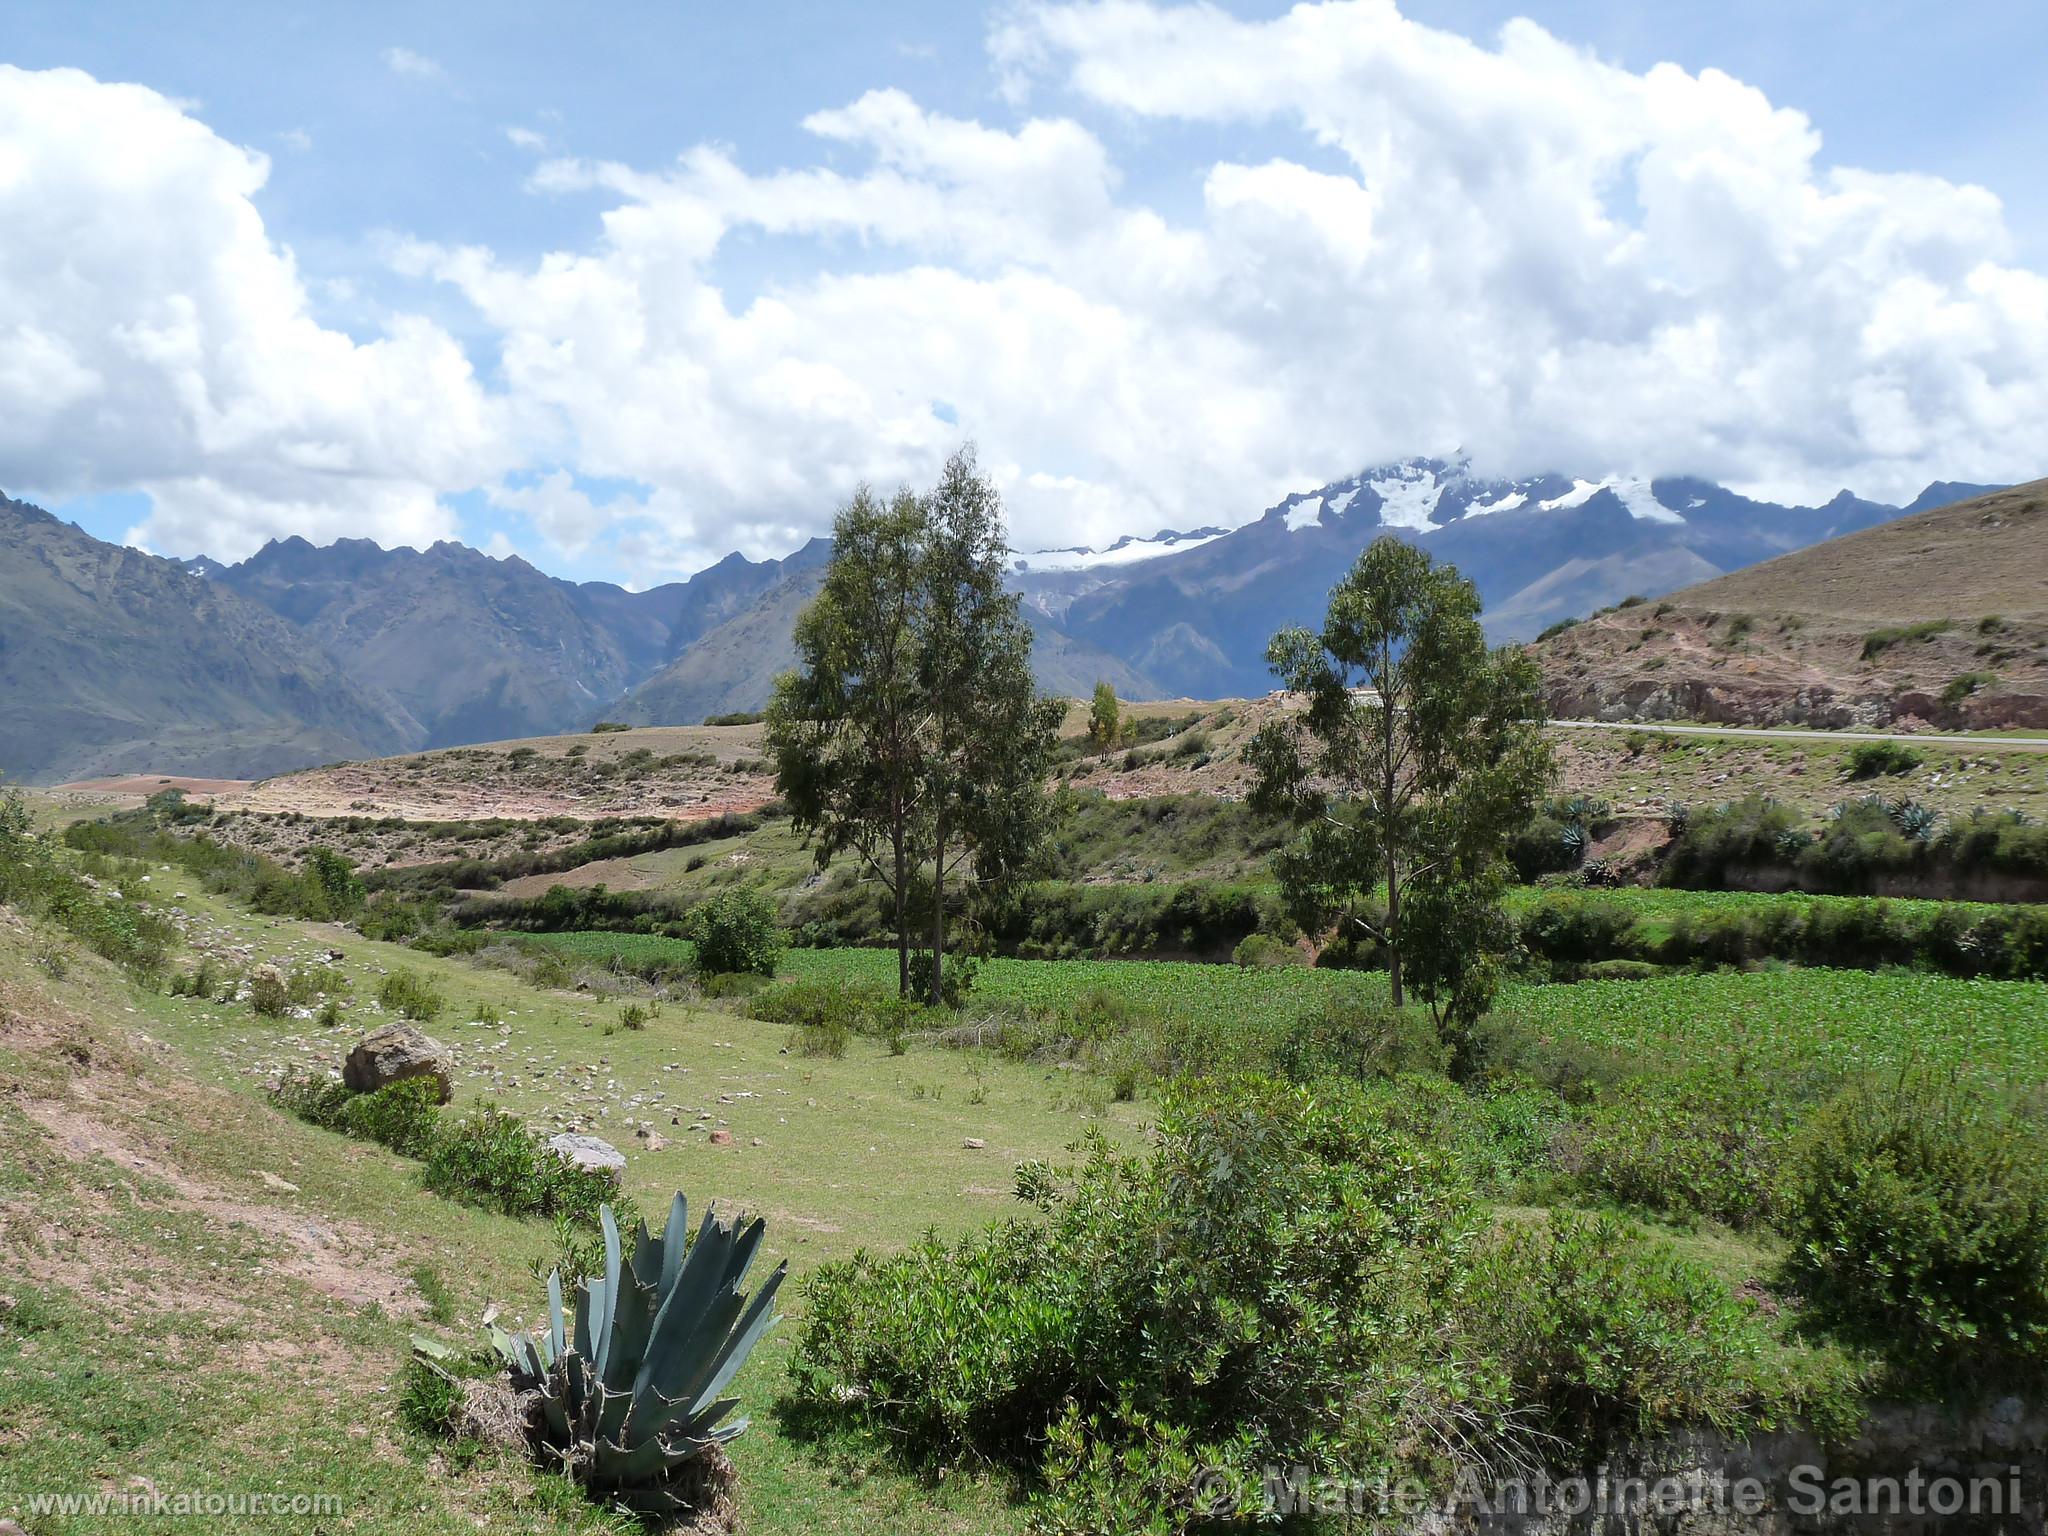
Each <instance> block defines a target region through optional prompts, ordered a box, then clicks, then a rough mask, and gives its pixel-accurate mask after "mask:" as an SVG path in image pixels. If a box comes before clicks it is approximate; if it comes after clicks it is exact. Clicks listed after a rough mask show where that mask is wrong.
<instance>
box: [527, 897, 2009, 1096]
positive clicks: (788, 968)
mask: <svg viewBox="0 0 2048 1536" xmlns="http://www.w3.org/2000/svg"><path fill="white" fill-rule="evenodd" d="M1644 894H1646V895H1649V896H1653V897H1654V896H1656V895H1659V894H1661V893H1644ZM1745 899H1752V900H1753V899H1763V900H1770V899H1774V898H1768V897H1766V898H1745ZM545 942H547V943H550V944H552V945H555V946H558V947H559V948H561V949H562V950H564V951H566V952H568V953H569V954H570V955H572V956H574V957H576V958H578V959H581V960H583V961H585V962H587V963H593V964H603V963H605V962H607V961H608V960H610V959H611V958H612V957H613V956H618V957H619V958H620V959H621V960H622V961H623V962H624V963H625V964H627V965H632V966H639V965H643V964H645V963H648V962H664V961H666V962H672V963H674V964H676V965H677V966H679V967H680V966H683V965H687V963H688V960H689V955H690V949H689V946H688V944H687V943H685V942H683V941H680V940H675V939H663V938H656V937H651V936H647V935H638V934H614V933H567V934H553V935H548V936H546V938H545ZM782 971H783V973H784V974H786V975H789V976H791V977H795V978H799V979H807V980H839V981H846V982H867V983H872V984H876V985H882V986H887V985H890V984H892V983H893V981H894V979H895V973H896V956H895V953H894V951H892V950H875V949H813V950H791V951H789V952H788V953H787V954H786V955H785V956H784V957H783V961H782ZM1384 984H1385V983H1384V977H1382V976H1380V975H1378V974H1374V973H1363V974H1361V973H1347V972H1342V971H1318V970H1309V969H1305V968H1280V969H1274V970H1248V969H1241V968H1239V967H1237V966H1232V965H1195V964H1186V963H1174V962H1145V961H1119V960H1012V959H992V960H985V961H983V962H981V964H980V967H979V970H978V973H977V977H976V981H975V987H974V997H975V1000H976V1002H978V1003H981V1004H985V1005H989V1006H1003V1005H1015V1006H1023V1007H1027V1008H1043V1009H1066V1008H1070V1007H1072V1006H1073V1005H1074V1004H1075V1003H1076V1002H1077V1001H1079V1000H1080V999H1081V998H1083V997H1084V996H1086V995H1087V994H1089V993H1091V992H1098V991H1106V992H1109V993H1112V994H1115V995H1117V996H1119V997H1122V998H1124V999H1126V1000H1128V1001H1129V1002H1131V1003H1132V1004H1134V1005H1136V1006H1138V1007H1140V1008H1142V1009H1144V1010H1146V1011H1148V1012H1151V1013H1153V1014H1156V1015H1159V1016H1161V1017H1171V1018H1177V1019H1181V1020H1184V1021H1186V1022H1188V1023H1190V1024H1197V1025H1202V1026H1207V1027H1210V1028H1213V1029H1214V1030H1216V1031H1217V1033H1218V1035H1219V1037H1222V1036H1227V1035H1228V1034H1229V1033H1230V1032H1232V1031H1234V1030H1237V1029H1241V1028H1256V1027H1258V1026H1259V1025H1260V1024H1261V1023H1264V1022H1270V1021H1275V1020H1282V1019H1288V1018H1292V1017H1294V1016H1296V1015H1297V1014H1299V1013H1300V1012H1301V1011H1302V1010H1304V1009H1305V1008H1307V1007H1310V1006H1313V1005H1316V1004H1318V1003H1320V1002H1321V1001H1322V1000H1323V999H1324V998H1326V997H1327V996H1328V995H1329V994H1330V993H1331V992H1333V991H1335V990H1337V989H1351V990H1354V991H1357V992H1360V993H1367V994H1370V993H1375V992H1383V990H1384ZM1498 1006H1499V1011H1500V1012H1501V1013H1502V1014H1504V1015H1506V1016H1508V1017H1510V1018H1512V1019H1514V1020H1515V1021H1517V1022H1518V1023H1519V1024H1520V1025H1521V1026H1522V1027H1523V1028H1524V1029H1525V1030H1527V1031H1529V1032H1530V1033H1532V1034H1533V1035H1534V1036H1536V1037H1538V1038H1550V1039H1567V1040H1578V1041H1581V1042H1583V1043H1585V1044H1587V1045H1589V1046H1594V1047H1598V1048H1602V1049H1623V1050H1627V1049H1637V1048H1643V1049H1655V1050H1657V1051H1658V1052H1659V1053H1660V1054H1661V1053H1664V1052H1666V1051H1671V1050H1676V1051H1680V1052H1687V1053H1690V1052H1696V1053H1697V1054H1698V1055H1699V1056H1700V1057H1701V1059H1702V1060H1722V1061H1726V1062H1728V1063H1729V1065H1730V1067H1731V1069H1737V1070H1742V1069H1749V1068H1754V1069H1756V1070H1763V1071H1771V1070H1789V1069H1791V1068H1792V1067H1794V1066H1795V1065H1797V1066H1800V1067H1804V1068H1818V1069H1821V1070H1824V1071H1828V1072H1831V1073H1832V1072H1834V1071H1837V1070H1853V1069H1857V1068H1875V1069H1884V1068H1886V1067H1890V1066H1898V1065H1904V1064H1906V1063H1908V1062H1918V1063H1921V1064H1927V1065H1946V1064H1954V1065H1958V1066H1961V1065H1975V1066H1978V1067H1984V1068H1989V1069H1993V1070H1996V1071H1998V1072H2000V1073H2001V1074H2004V1075H2008V1076H2010V1077H2012V1078H2014V1079H2018V1080H2033V1079H2044V1080H2048V986H2042V985H2041V984H2039V983H2033V982H2014V981H1989V980H1962V979H1957V978H1953V977H1946V976H1939V975H1932V974H1927V973H1923V972H1917V971H1905V970H1894V971H1846V970H1826V969H1818V968H1815V969H1793V968H1768V969H1764V970H1757V971H1734V970H1728V971H1712V972H1702V973H1687V974H1676V975H1670V976H1664V977H1658V978H1655V979H1651V980H1645V981H1592V982H1580V983H1577V984H1573V985H1511V986H1509V987H1507V988H1505V989H1503V992H1502V994H1501V997H1500V1001H1499V1005H1498Z"/></svg>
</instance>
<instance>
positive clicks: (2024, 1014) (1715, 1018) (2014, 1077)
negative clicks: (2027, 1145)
mask: <svg viewBox="0 0 2048 1536" xmlns="http://www.w3.org/2000/svg"><path fill="white" fill-rule="evenodd" d="M1502 1008H1503V1010H1504V1011H1506V1012H1508V1013H1510V1014H1512V1016H1513V1017H1514V1018H1515V1019H1516V1020H1517V1021H1518V1022H1519V1023H1520V1024H1521V1025H1522V1026H1523V1027H1524V1028H1526V1029H1528V1030H1530V1031H1532V1032H1533V1033H1534V1034H1536V1035H1537V1036H1539V1037H1540V1036H1550V1037H1555V1038H1559V1039H1570V1040H1577V1041H1580V1042H1582V1043H1584V1044H1586V1045H1591V1046H1596V1047H1600V1048H1603V1049H1610V1050H1616V1051H1621V1052H1624V1053H1627V1052H1649V1051H1655V1052H1659V1053H1665V1054H1668V1055H1672V1056H1679V1057H1684V1056H1691V1057H1694V1058H1697V1059H1706V1058H1712V1057H1720V1058H1723V1059H1727V1060H1729V1061H1731V1062H1733V1061H1736V1060H1740V1061H1741V1062H1743V1063H1745V1064H1746V1065H1747V1067H1748V1068H1750V1069H1754V1070H1764V1071H1769V1070H1772V1069H1792V1068H1798V1069H1811V1068H1819V1069H1821V1070H1822V1071H1824V1072H1827V1073H1830V1074H1832V1073H1836V1072H1852V1071H1858V1070H1864V1069H1870V1070H1878V1071H1884V1070H1889V1069H1895V1068H1897V1067H1900V1066H1903V1065H1905V1064H1907V1063H1909V1062H1919V1063H1925V1064H1928V1065H1933V1066H1951V1065H1953V1066H1958V1067H1969V1068H1975V1069H1978V1070H1982V1071H1987V1072H1991V1073H1994V1074H1996V1075H1998V1076H1999V1077H2001V1078H2003V1079H2005V1080H2006V1081H2008V1082H2011V1083H2015V1084H2023V1083H2034V1082H2041V1081H2044V1080H2048V987H2044V986H2042V985H2040V984H2039V983H2037V982H2022V981H1968V980H1960V979H1958V978H1955V977H1950V976H1934V975H1927V974H1923V973H1920V972H1915V971H1833V970H1821V969H1812V970H1765V971H1716V972H1710V973H1706V974H1700V975H1681V976H1669V977H1660V978H1657V979H1654V980H1650V981H1589V982H1579V983H1577V984H1576V985H1572V986H1547V987H1515V988H1511V989H1509V990H1508V991H1507V992H1506V993H1505V994H1504V995H1503V998H1502Z"/></svg>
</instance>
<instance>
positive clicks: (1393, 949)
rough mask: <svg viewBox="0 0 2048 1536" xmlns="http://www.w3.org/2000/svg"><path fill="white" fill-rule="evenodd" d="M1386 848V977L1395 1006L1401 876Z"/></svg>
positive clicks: (1398, 984) (1398, 977)
mask: <svg viewBox="0 0 2048 1536" xmlns="http://www.w3.org/2000/svg"><path fill="white" fill-rule="evenodd" d="M1394 857H1395V856H1394V852H1393V849H1392V848H1389V849H1388V850H1387V979H1388V982H1389V985H1390V987H1391V990H1392V993H1393V999H1394V1006H1395V1007H1396V1008H1398V1007H1400V1006H1401V877H1400V871H1399V870H1397V869H1396V868H1395V867H1394Z"/></svg>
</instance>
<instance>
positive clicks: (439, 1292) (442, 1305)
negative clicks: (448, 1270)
mask: <svg viewBox="0 0 2048 1536" xmlns="http://www.w3.org/2000/svg"><path fill="white" fill-rule="evenodd" d="M409 1275H410V1278H411V1280H412V1285H413V1289H414V1290H416V1291H418V1292H419V1293H420V1300H421V1301H422V1302H424V1303H425V1304H426V1308H427V1316H428V1317H429V1318H430V1319H432V1320H433V1321H434V1322H437V1323H439V1324H441V1325H442V1326H443V1327H446V1326H447V1325H448V1324H450V1323H452V1322H454V1321H455V1310H456V1309H455V1293H454V1292H453V1291H451V1290H449V1289H448V1282H447V1281H445V1280H443V1279H442V1278H441V1272H440V1271H439V1270H437V1269H435V1268H434V1266H433V1265H431V1264H415V1265H413V1267H412V1269H411V1270H410V1271H409Z"/></svg>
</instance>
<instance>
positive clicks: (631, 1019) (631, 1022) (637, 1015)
mask: <svg viewBox="0 0 2048 1536" xmlns="http://www.w3.org/2000/svg"><path fill="white" fill-rule="evenodd" d="M652 1017H653V1015H652V1014H650V1013H649V1012H648V1011H647V1009H646V1007H645V1006H644V1005H643V1004H640V1003H628V1004H626V1006H625V1007H623V1008H621V1009H620V1010H619V1028H621V1029H645V1028H646V1027H647V1021H648V1020H649V1019H650V1018H652Z"/></svg>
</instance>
